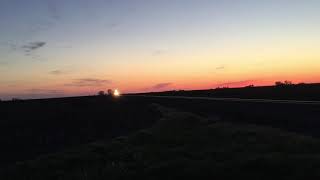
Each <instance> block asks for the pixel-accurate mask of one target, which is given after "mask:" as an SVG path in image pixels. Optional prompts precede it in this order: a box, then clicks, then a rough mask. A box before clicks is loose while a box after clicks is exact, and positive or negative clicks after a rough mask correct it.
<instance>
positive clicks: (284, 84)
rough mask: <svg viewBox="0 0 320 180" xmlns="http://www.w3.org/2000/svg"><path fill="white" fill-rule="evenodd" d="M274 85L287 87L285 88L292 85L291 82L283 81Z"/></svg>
mask: <svg viewBox="0 0 320 180" xmlns="http://www.w3.org/2000/svg"><path fill="white" fill-rule="evenodd" d="M275 85H276V86H277V87H287V86H292V85H293V83H292V82H291V81H287V80H285V81H284V82H281V81H277V82H275Z"/></svg>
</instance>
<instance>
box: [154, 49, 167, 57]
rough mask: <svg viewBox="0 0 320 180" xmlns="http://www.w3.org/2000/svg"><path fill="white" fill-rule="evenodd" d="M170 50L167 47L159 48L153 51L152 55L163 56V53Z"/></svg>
mask: <svg viewBox="0 0 320 180" xmlns="http://www.w3.org/2000/svg"><path fill="white" fill-rule="evenodd" d="M168 52H169V50H167V49H157V50H154V51H153V52H152V56H161V55H164V54H167V53H168Z"/></svg>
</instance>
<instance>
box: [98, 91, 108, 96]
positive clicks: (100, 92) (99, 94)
mask: <svg viewBox="0 0 320 180" xmlns="http://www.w3.org/2000/svg"><path fill="white" fill-rule="evenodd" d="M105 95H106V94H105V93H104V91H99V92H98V96H105Z"/></svg>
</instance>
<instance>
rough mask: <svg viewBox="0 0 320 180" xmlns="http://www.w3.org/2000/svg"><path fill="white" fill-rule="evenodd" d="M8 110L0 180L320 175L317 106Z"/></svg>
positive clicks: (66, 101) (35, 103)
mask: <svg viewBox="0 0 320 180" xmlns="http://www.w3.org/2000/svg"><path fill="white" fill-rule="evenodd" d="M245 90H247V92H246V93H245V94H247V95H249V94H250V93H251V91H253V89H251V88H249V90H248V88H245V89H244V90H243V89H240V90H239V89H233V90H232V89H227V90H226V92H225V93H226V94H228V93H229V91H235V92H236V91H238V92H239V93H240V92H242V91H245ZM255 91H260V90H257V89H256V90H255ZM261 91H262V90H261ZM286 91H289V89H286ZM308 91H310V90H308ZM313 91H315V92H316V89H314V90H313ZM195 92H197V93H198V91H195ZM195 92H193V95H194V96H195V94H196V93H195ZM199 92H201V93H205V92H202V91H199ZM167 93H168V92H167ZM171 93H172V92H171ZM183 93H191V92H183ZM201 93H199V94H197V95H199V96H200V95H201V96H203V95H204V94H201ZM273 93H275V94H276V92H273ZM292 93H293V92H292ZM164 94H165V93H164ZM235 94H237V93H235ZM302 94H303V93H302ZM153 95H154V94H153ZM157 95H158V94H157ZM165 95H168V94H165ZM170 95H171V94H170ZM174 95H177V94H174ZM179 95H180V94H179ZM187 95H188V94H183V96H187ZM316 95H317V94H316V93H314V94H313V95H312V96H311V95H310V96H309V98H310V99H309V100H317V99H316V98H315V97H316ZM235 96H236V95H235ZM241 97H246V96H243V94H242V95H241ZM250 97H254V98H256V97H262V96H260V95H259V96H258V95H256V96H250ZM250 97H247V98H250ZM269 97H270V94H269ZM274 97H275V96H274ZM304 97H306V96H304ZM311 97H312V98H311ZM281 99H283V98H281ZM304 99H307V98H304ZM0 113H1V121H0V133H1V134H0V143H1V152H2V153H1V154H0V159H1V164H0V167H1V168H0V169H1V170H0V179H1V180H2V179H13V180H15V179H19V180H20V179H22V180H23V179H26V180H27V179H32V180H37V179H39V180H40V179H41V180H42V179H61V180H64V179H68V180H70V179H138V178H139V179H177V178H197V177H199V178H203V179H209V178H210V179H213V178H252V179H270V178H274V177H282V178H286V179H289V178H290V179H306V178H317V177H320V173H319V172H320V159H319V157H320V141H319V139H318V138H319V137H320V133H319V129H320V123H319V117H320V116H319V115H320V106H319V105H316V104H315V105H312V104H311V105H304V104H277V103H259V102H228V101H225V102H221V101H209V100H197V99H168V98H157V97H139V96H122V97H119V98H112V97H107V96H88V97H75V98H60V99H59V98H58V99H44V100H25V101H12V102H0Z"/></svg>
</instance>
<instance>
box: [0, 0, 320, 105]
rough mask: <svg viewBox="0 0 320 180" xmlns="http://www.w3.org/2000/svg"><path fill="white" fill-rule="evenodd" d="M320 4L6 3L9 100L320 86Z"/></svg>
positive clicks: (3, 92) (3, 90)
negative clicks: (112, 91) (283, 84)
mask: <svg viewBox="0 0 320 180" xmlns="http://www.w3.org/2000/svg"><path fill="white" fill-rule="evenodd" d="M319 69H320V1H318V0H259V1H257V0H68V1H65V0H28V1H26V0H1V1H0V98H1V99H6V98H12V97H20V98H40V97H55V96H70V95H85V94H94V93H96V92H97V91H98V90H106V89H108V88H119V89H120V90H121V91H122V92H143V91H162V90H170V89H205V88H215V87H218V86H229V87H234V86H244V85H249V84H255V85H268V84H273V83H274V81H277V80H291V81H293V82H297V83H298V82H319V81H320V71H319Z"/></svg>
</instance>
